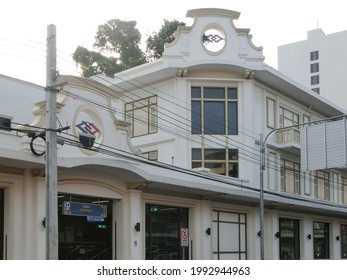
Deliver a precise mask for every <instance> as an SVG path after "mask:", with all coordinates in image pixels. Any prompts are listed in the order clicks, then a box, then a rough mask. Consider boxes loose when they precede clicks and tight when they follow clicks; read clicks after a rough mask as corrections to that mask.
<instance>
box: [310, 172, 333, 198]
mask: <svg viewBox="0 0 347 280" xmlns="http://www.w3.org/2000/svg"><path fill="white" fill-rule="evenodd" d="M329 182H330V174H329V172H326V171H322V170H318V171H316V174H315V179H314V186H315V197H316V198H317V199H322V200H330V185H329Z"/></svg>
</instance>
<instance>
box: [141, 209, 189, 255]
mask: <svg viewBox="0 0 347 280" xmlns="http://www.w3.org/2000/svg"><path fill="white" fill-rule="evenodd" d="M188 242H189V241H188V208H179V207H173V206H163V205H153V204H147V205H146V259H147V260H187V259H188V257H189V252H188V250H189V246H188V245H189V244H188Z"/></svg>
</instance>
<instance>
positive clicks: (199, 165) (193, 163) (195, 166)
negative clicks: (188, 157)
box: [192, 162, 202, 168]
mask: <svg viewBox="0 0 347 280" xmlns="http://www.w3.org/2000/svg"><path fill="white" fill-rule="evenodd" d="M199 167H202V163H201V162H192V168H199Z"/></svg>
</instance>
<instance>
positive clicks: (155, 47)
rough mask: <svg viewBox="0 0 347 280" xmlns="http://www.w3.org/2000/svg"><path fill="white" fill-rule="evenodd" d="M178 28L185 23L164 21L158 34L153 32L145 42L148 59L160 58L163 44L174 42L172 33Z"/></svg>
mask: <svg viewBox="0 0 347 280" xmlns="http://www.w3.org/2000/svg"><path fill="white" fill-rule="evenodd" d="M178 26H185V23H184V22H179V21H177V20H173V21H168V20H166V19H164V24H163V25H162V26H161V29H160V30H159V32H158V33H156V32H153V34H152V35H151V36H149V37H148V39H147V41H146V44H147V49H146V51H147V55H148V58H150V59H158V58H161V57H162V55H163V52H164V45H165V43H171V42H172V41H173V40H175V35H174V33H175V31H176V30H177V27H178Z"/></svg>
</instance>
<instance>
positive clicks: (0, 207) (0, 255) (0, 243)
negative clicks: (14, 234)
mask: <svg viewBox="0 0 347 280" xmlns="http://www.w3.org/2000/svg"><path fill="white" fill-rule="evenodd" d="M4 193H5V192H4V190H3V189H0V260H3V259H4V258H5V256H4V200H5V199H4Z"/></svg>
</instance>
